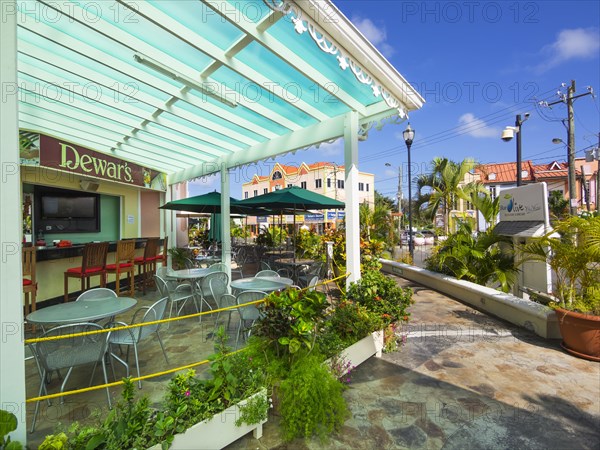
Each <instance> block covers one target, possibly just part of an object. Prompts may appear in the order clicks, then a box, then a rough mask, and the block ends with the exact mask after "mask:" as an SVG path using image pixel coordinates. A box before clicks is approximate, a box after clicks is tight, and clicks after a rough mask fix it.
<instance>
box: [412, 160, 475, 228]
mask: <svg viewBox="0 0 600 450" xmlns="http://www.w3.org/2000/svg"><path fill="white" fill-rule="evenodd" d="M473 167H475V160H473V159H472V158H466V159H464V160H463V161H462V162H460V163H457V162H454V161H451V160H449V159H448V158H439V157H438V158H434V159H433V161H432V171H431V173H429V174H423V175H421V176H419V177H418V178H417V192H418V194H419V199H418V202H417V204H416V205H415V206H416V207H417V208H423V210H424V212H425V213H426V215H427V216H428V217H429V220H430V221H433V219H434V218H435V215H436V213H437V212H438V210H440V209H441V211H442V214H443V216H444V219H445V220H444V232H445V234H447V233H448V231H449V230H448V224H449V222H450V211H451V210H452V209H455V208H454V206H455V202H456V200H457V199H458V197H460V196H461V195H463V194H462V190H463V188H462V187H461V184H462V183H463V182H464V178H465V175H466V174H467V173H468V172H469V171H471V170H472V169H473Z"/></svg>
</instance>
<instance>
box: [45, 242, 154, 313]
mask: <svg viewBox="0 0 600 450" xmlns="http://www.w3.org/2000/svg"><path fill="white" fill-rule="evenodd" d="M135 241H136V244H135V247H136V252H135V254H136V256H143V255H144V243H145V241H146V238H137V239H135ZM163 242H164V240H163V239H161V240H160V241H159V253H161V254H162V245H163ZM84 247H85V244H83V243H82V244H73V245H72V246H69V247H56V246H53V245H50V246H45V247H40V246H37V251H36V258H37V261H36V278H37V282H38V293H37V302H36V303H37V304H38V305H40V303H44V302H47V301H50V304H52V303H56V302H62V301H63V300H62V299H63V294H64V273H65V271H66V270H67V269H69V268H71V267H78V266H81V262H82V261H81V260H82V254H83V248H84ZM116 250H117V243H116V241H115V242H110V245H109V248H108V256H107V258H106V263H107V264H113V263H114V262H115V255H116ZM136 272H137V271H136ZM114 281H115V276H114V275H108V276H107V282H108V283H109V286H108V287H111V286H112V284H113V283H114ZM91 282H92V287H97V286H98V285H99V277H92V278H91ZM126 283H127V282H126V281H125V277H124V276H122V281H121V285H122V286H123V285H125V284H126ZM79 290H80V283H79V280H75V279H72V280H71V281H70V282H69V291H70V292H71V294H74V293H76V292H77V291H79Z"/></svg>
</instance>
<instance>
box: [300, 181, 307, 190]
mask: <svg viewBox="0 0 600 450" xmlns="http://www.w3.org/2000/svg"><path fill="white" fill-rule="evenodd" d="M300 187H301V188H302V189H306V181H301V182H300Z"/></svg>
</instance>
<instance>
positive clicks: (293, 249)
mask: <svg viewBox="0 0 600 450" xmlns="http://www.w3.org/2000/svg"><path fill="white" fill-rule="evenodd" d="M292 251H293V253H294V256H293V258H294V270H295V269H296V207H294V248H292Z"/></svg>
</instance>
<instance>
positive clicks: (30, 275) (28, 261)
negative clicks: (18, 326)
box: [23, 247, 37, 315]
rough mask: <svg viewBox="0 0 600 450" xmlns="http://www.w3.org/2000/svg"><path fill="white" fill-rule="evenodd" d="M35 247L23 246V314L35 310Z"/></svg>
mask: <svg viewBox="0 0 600 450" xmlns="http://www.w3.org/2000/svg"><path fill="white" fill-rule="evenodd" d="M35 263H36V248H35V247H23V294H25V315H27V314H29V313H31V312H33V311H35V300H36V296H37V281H36V279H35Z"/></svg>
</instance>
